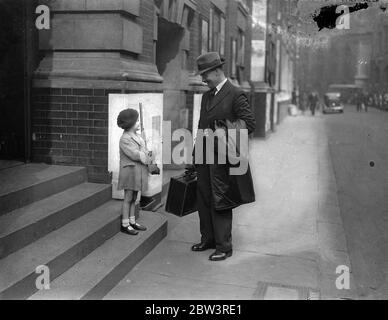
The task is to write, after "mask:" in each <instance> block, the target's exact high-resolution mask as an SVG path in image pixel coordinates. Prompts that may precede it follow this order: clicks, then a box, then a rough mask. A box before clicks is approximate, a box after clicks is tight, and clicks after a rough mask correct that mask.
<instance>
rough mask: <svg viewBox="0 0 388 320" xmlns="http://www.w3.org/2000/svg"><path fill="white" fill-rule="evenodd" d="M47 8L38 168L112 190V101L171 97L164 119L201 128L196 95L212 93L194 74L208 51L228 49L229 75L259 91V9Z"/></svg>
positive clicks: (95, 4) (63, 4)
mask: <svg viewBox="0 0 388 320" xmlns="http://www.w3.org/2000/svg"><path fill="white" fill-rule="evenodd" d="M43 2H44V3H45V4H46V5H47V6H48V7H49V8H50V14H51V28H50V29H49V30H40V31H39V32H38V33H39V49H40V52H41V53H42V54H43V57H42V59H41V60H40V63H39V66H38V67H37V68H36V70H35V72H34V77H33V90H32V91H33V93H32V135H31V136H32V140H33V141H32V160H33V161H42V162H46V163H51V164H66V165H79V166H85V167H87V169H88V176H89V179H90V180H91V181H96V182H109V181H110V175H109V172H108V169H107V161H108V160H107V150H108V108H109V105H108V96H109V94H110V93H156V92H163V95H164V120H166V121H168V120H170V121H171V122H172V124H173V128H172V129H176V128H178V127H180V128H182V127H183V128H187V129H189V130H192V117H193V101H194V98H193V97H194V94H195V93H203V92H204V91H205V90H207V88H206V87H205V86H204V84H203V83H202V81H201V79H200V78H199V77H198V76H196V75H195V68H196V67H195V59H196V57H197V56H198V55H200V54H201V53H202V52H206V51H212V50H215V51H219V52H220V53H221V54H222V55H223V56H224V57H225V58H226V60H227V64H226V68H225V71H226V74H227V76H228V77H230V78H231V80H232V81H233V82H234V83H235V84H236V85H240V86H242V87H243V88H244V89H245V90H247V91H250V86H249V80H250V65H249V63H250V43H251V41H250V39H251V22H250V10H251V1H237V0H227V1H221V0H212V1H210V0H204V1H198V0H197V1H195V0H174V1H168V0H141V1H140V0H110V1H106V0H104V1H102V0H101V1H90V0H77V1H69V0H56V1H51V0H46V1H43ZM206 24H207V33H206V32H204V31H203V30H206V29H205V26H206ZM203 25H205V26H203ZM206 37H207V39H205V38H206ZM233 42H235V43H236V50H235V51H234V52H232V45H233ZM174 126H175V127H174Z"/></svg>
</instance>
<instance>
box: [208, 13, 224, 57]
mask: <svg viewBox="0 0 388 320" xmlns="http://www.w3.org/2000/svg"><path fill="white" fill-rule="evenodd" d="M209 21H210V23H209V27H210V32H209V49H210V50H211V51H217V52H219V54H220V55H221V56H222V55H224V54H225V17H224V15H223V14H222V12H221V11H219V10H218V9H216V8H211V9H210V18H209Z"/></svg>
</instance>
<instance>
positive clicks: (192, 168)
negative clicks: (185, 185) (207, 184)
mask: <svg viewBox="0 0 388 320" xmlns="http://www.w3.org/2000/svg"><path fill="white" fill-rule="evenodd" d="M185 170H186V172H185V173H193V172H195V165H193V164H186V166H185Z"/></svg>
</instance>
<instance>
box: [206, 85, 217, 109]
mask: <svg viewBox="0 0 388 320" xmlns="http://www.w3.org/2000/svg"><path fill="white" fill-rule="evenodd" d="M216 91H217V88H213V89H211V90H210V91H209V99H208V102H207V109H208V110H209V109H210V106H211V104H212V102H213V99H214V96H215V95H216Z"/></svg>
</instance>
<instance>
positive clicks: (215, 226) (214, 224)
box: [195, 164, 232, 252]
mask: <svg viewBox="0 0 388 320" xmlns="http://www.w3.org/2000/svg"><path fill="white" fill-rule="evenodd" d="M210 166H212V165H208V164H199V165H198V164H196V166H195V168H196V171H197V201H198V211H199V220H200V230H201V236H202V238H201V242H202V243H207V244H214V245H215V246H216V249H217V250H218V251H221V252H229V251H230V250H232V209H227V210H220V211H216V210H215V209H214V200H213V192H212V186H211V183H210V182H211V180H210V179H211V177H210Z"/></svg>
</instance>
